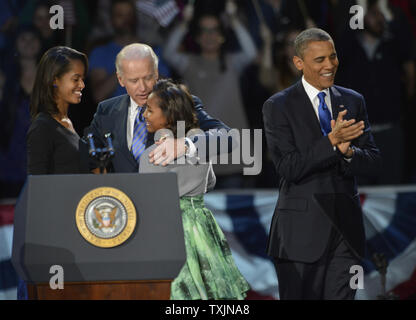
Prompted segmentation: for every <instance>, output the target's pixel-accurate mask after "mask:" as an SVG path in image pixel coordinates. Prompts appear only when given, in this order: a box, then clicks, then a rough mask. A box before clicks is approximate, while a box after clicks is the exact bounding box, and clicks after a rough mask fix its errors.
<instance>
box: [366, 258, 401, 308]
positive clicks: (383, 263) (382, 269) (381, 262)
mask: <svg viewBox="0 0 416 320" xmlns="http://www.w3.org/2000/svg"><path fill="white" fill-rule="evenodd" d="M371 260H372V261H373V263H374V265H375V266H376V269H377V271H378V272H379V273H380V276H381V279H380V281H381V294H380V295H378V296H377V299H378V300H397V299H398V297H397V296H396V295H395V294H394V293H389V294H386V274H387V267H388V262H387V259H386V256H385V255H384V253H377V252H376V253H374V254H373V256H372V259H371Z"/></svg>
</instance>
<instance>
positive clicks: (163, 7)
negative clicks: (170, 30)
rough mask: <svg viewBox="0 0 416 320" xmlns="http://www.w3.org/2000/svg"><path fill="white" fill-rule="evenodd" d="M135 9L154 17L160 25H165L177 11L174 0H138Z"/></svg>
mask: <svg viewBox="0 0 416 320" xmlns="http://www.w3.org/2000/svg"><path fill="white" fill-rule="evenodd" d="M136 6H137V9H138V10H139V11H142V12H143V13H145V14H147V15H149V16H151V17H154V18H155V19H156V20H157V22H158V23H159V24H160V25H161V26H162V27H167V26H168V25H169V24H170V23H171V22H172V20H173V19H174V18H175V17H176V15H177V14H178V13H179V8H178V6H177V4H176V2H175V1H174V0H139V1H137V2H136Z"/></svg>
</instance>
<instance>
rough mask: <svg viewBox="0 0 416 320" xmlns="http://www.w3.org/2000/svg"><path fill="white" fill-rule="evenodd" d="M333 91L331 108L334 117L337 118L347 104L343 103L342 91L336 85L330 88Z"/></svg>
mask: <svg viewBox="0 0 416 320" xmlns="http://www.w3.org/2000/svg"><path fill="white" fill-rule="evenodd" d="M329 91H330V92H331V108H332V119H334V120H337V117H338V113H340V112H341V111H343V110H345V106H344V105H343V104H342V96H341V93H340V92H339V91H338V89H337V88H336V87H335V86H332V87H331V88H329Z"/></svg>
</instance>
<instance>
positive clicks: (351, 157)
mask: <svg viewBox="0 0 416 320" xmlns="http://www.w3.org/2000/svg"><path fill="white" fill-rule="evenodd" d="M295 50H296V55H295V56H294V57H293V63H294V64H295V66H296V68H297V69H298V70H301V71H302V72H303V77H302V79H301V80H300V81H299V82H297V83H296V84H294V85H293V86H291V87H289V88H287V89H286V90H283V91H281V92H279V93H277V94H275V95H273V96H272V97H270V98H269V99H268V100H267V101H266V102H265V103H264V106H263V117H264V124H265V131H266V138H267V143H268V148H269V150H270V153H271V156H272V158H273V162H274V165H275V168H276V171H277V174H278V175H279V177H280V178H281V180H280V186H279V190H280V192H279V200H278V203H277V206H276V209H275V213H274V217H273V220H272V223H271V229H270V235H269V243H268V248H267V250H268V254H269V255H270V256H272V257H273V258H274V261H275V267H276V272H277V276H278V280H279V293H280V298H281V299H353V298H354V296H355V289H354V288H352V287H351V286H350V280H351V277H352V275H353V274H351V273H350V268H351V266H353V265H358V264H359V263H360V258H361V257H362V256H363V255H364V244H365V236H364V226H363V220H362V211H361V206H360V201H359V197H358V193H357V184H356V179H355V176H356V175H359V174H371V173H375V172H376V170H377V168H378V166H379V162H380V155H379V151H378V149H377V147H376V146H375V144H374V141H373V138H372V135H371V132H370V124H369V122H368V118H367V112H366V108H365V102H364V98H363V96H362V95H360V94H359V93H357V92H355V91H353V90H350V89H346V88H342V87H339V86H335V85H334V78H335V74H336V71H337V67H338V63H339V62H338V58H337V54H336V51H335V46H334V42H333V40H332V38H331V36H330V35H329V34H328V33H326V32H325V31H323V30H321V29H317V28H312V29H307V30H304V31H303V32H301V33H300V34H299V35H298V36H297V38H296V39H295ZM334 119H336V120H334Z"/></svg>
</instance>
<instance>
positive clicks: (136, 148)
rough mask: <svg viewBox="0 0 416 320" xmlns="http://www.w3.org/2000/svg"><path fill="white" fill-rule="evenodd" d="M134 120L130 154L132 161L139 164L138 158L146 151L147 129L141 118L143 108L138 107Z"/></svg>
mask: <svg viewBox="0 0 416 320" xmlns="http://www.w3.org/2000/svg"><path fill="white" fill-rule="evenodd" d="M138 108H139V111H138V112H137V116H136V119H135V120H134V129H133V141H132V143H131V152H132V153H133V156H134V159H136V161H137V162H139V159H140V156H141V154H142V153H143V151H144V149H146V140H147V129H146V122H145V121H144V118H143V116H142V114H143V111H144V107H138Z"/></svg>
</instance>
